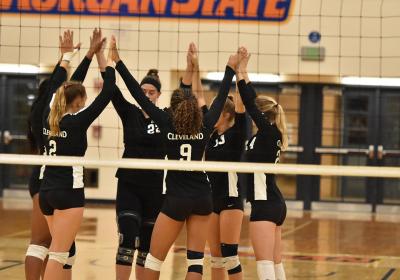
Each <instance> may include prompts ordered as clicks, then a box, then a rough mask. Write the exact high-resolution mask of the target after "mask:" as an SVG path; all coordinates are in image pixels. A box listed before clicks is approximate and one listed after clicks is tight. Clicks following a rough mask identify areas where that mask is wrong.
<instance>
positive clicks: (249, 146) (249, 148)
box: [246, 137, 257, 150]
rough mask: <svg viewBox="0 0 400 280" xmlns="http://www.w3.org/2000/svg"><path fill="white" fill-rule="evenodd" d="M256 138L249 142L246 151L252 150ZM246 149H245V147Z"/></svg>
mask: <svg viewBox="0 0 400 280" xmlns="http://www.w3.org/2000/svg"><path fill="white" fill-rule="evenodd" d="M256 139H257V137H254V138H253V139H252V140H251V142H250V143H249V145H248V149H247V150H253V149H254V143H255V142H256ZM246 148H247V147H246Z"/></svg>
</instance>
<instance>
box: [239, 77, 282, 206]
mask: <svg viewBox="0 0 400 280" xmlns="http://www.w3.org/2000/svg"><path fill="white" fill-rule="evenodd" d="M238 88H239V92H240V96H241V97H242V100H243V103H244V105H245V107H246V111H247V112H248V113H249V114H250V116H251V118H252V119H253V121H254V123H255V124H256V126H257V128H258V131H257V133H256V134H255V135H254V136H253V137H252V138H251V139H250V140H249V141H248V143H247V147H246V161H249V162H261V163H278V162H279V156H280V153H281V143H282V134H281V132H280V131H279V129H278V128H277V127H276V125H275V124H271V123H270V122H268V120H267V119H266V118H265V116H264V113H263V112H261V111H260V110H259V109H258V108H257V106H256V104H255V98H256V92H255V91H254V88H253V87H252V85H251V83H248V84H246V82H245V81H244V80H241V81H239V83H238ZM261 175H262V176H261ZM248 183H249V184H248V193H247V199H248V200H249V201H252V200H281V199H283V198H282V195H281V193H280V191H279V189H278V187H277V185H276V182H275V175H273V174H263V173H262V174H259V173H255V174H253V176H250V177H249V182H248Z"/></svg>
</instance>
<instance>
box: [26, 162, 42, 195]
mask: <svg viewBox="0 0 400 280" xmlns="http://www.w3.org/2000/svg"><path fill="white" fill-rule="evenodd" d="M39 177H40V166H34V167H33V168H32V174H31V177H30V178H29V194H30V195H31V197H34V196H35V195H36V194H37V193H39V190H40V185H41V184H42V180H40V179H39Z"/></svg>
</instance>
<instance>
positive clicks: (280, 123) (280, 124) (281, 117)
mask: <svg viewBox="0 0 400 280" xmlns="http://www.w3.org/2000/svg"><path fill="white" fill-rule="evenodd" d="M277 109H278V113H277V115H276V119H275V124H276V127H277V128H278V129H279V131H280V132H281V134H282V147H281V149H282V150H283V151H284V150H286V149H287V147H288V144H289V143H288V142H289V141H288V134H287V128H286V116H285V112H284V111H283V108H282V106H281V105H279V104H277Z"/></svg>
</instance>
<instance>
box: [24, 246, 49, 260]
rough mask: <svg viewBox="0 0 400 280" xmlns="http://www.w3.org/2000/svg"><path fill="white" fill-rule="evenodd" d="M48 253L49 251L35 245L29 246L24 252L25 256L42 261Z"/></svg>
mask: <svg viewBox="0 0 400 280" xmlns="http://www.w3.org/2000/svg"><path fill="white" fill-rule="evenodd" d="M48 253H49V249H48V248H46V247H44V246H40V245H35V244H30V245H29V246H28V250H26V256H30V257H35V258H38V259H41V260H42V261H44V259H45V258H46V257H47V254H48Z"/></svg>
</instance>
